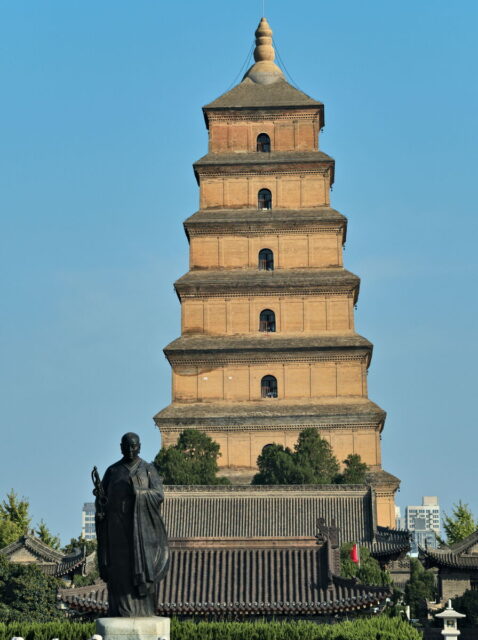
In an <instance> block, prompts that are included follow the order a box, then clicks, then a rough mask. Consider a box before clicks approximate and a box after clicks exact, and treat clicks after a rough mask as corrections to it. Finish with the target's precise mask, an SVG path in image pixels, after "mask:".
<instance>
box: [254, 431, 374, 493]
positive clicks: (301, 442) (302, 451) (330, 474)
mask: <svg viewBox="0 0 478 640" xmlns="http://www.w3.org/2000/svg"><path fill="white" fill-rule="evenodd" d="M344 464H345V469H344V473H343V474H341V473H340V466H339V462H338V460H337V458H336V457H335V456H334V454H333V452H332V447H331V446H330V444H329V443H328V442H327V441H326V440H324V439H323V438H321V437H320V434H319V431H318V430H317V429H315V428H313V427H309V428H307V429H304V430H303V431H301V432H300V434H299V438H298V440H297V443H296V444H295V446H294V450H293V451H292V450H291V449H289V447H284V446H282V445H280V444H269V445H266V446H265V447H264V448H263V450H262V452H261V454H260V455H259V457H258V458H257V466H258V468H259V472H258V473H256V475H255V476H254V477H253V479H252V484H333V483H347V484H363V483H365V481H366V472H367V470H368V467H367V465H366V464H365V463H363V462H362V460H361V458H360V456H359V455H357V454H351V455H349V456H348V457H347V459H346V460H344Z"/></svg>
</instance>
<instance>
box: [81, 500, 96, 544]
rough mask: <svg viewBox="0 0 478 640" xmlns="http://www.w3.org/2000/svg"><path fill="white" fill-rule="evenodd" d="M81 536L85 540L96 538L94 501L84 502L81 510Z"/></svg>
mask: <svg viewBox="0 0 478 640" xmlns="http://www.w3.org/2000/svg"><path fill="white" fill-rule="evenodd" d="M81 537H82V538H84V539H85V540H96V528H95V503H94V502H85V503H84V505H83V511H82V512H81Z"/></svg>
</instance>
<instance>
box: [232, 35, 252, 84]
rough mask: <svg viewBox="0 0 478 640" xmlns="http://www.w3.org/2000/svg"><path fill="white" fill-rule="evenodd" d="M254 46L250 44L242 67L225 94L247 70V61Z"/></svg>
mask: <svg viewBox="0 0 478 640" xmlns="http://www.w3.org/2000/svg"><path fill="white" fill-rule="evenodd" d="M254 46H255V41H253V42H252V44H251V48H250V49H249V53H248V54H247V56H246V59H245V60H244V62H243V63H242V67H241V68H240V69H239V73H238V74H237V75H236V77H235V78H234V80H233V81H232V82H231V84H230V85H229V86H228V88H227V89H226V91H225V93H227V92H228V91H229V90H230V89H232V87H233V86H234V85H235V84H236V82H237V80H238V78H240V77H241V75H242V74H243V73H244V70H245V69H246V68H247V65H248V64H249V60H250V59H251V56H252V52H253V51H254Z"/></svg>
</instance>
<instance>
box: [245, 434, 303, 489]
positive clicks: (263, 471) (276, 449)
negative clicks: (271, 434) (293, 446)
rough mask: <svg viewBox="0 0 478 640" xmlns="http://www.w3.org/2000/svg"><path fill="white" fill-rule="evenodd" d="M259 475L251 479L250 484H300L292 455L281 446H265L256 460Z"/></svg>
mask: <svg viewBox="0 0 478 640" xmlns="http://www.w3.org/2000/svg"><path fill="white" fill-rule="evenodd" d="M257 466H258V467H259V473H256V475H255V476H254V477H253V478H252V484H302V483H301V482H300V481H299V482H297V481H298V480H299V478H298V475H297V466H296V463H295V460H294V455H293V453H292V451H291V450H290V449H289V448H288V447H283V446H282V445H281V444H268V445H266V446H265V447H264V448H263V449H262V452H261V454H260V456H259V457H258V458H257Z"/></svg>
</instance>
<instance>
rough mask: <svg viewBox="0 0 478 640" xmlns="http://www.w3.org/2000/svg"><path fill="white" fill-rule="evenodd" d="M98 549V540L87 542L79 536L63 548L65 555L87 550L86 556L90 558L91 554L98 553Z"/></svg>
mask: <svg viewBox="0 0 478 640" xmlns="http://www.w3.org/2000/svg"><path fill="white" fill-rule="evenodd" d="M96 547H97V543H96V540H86V539H85V538H82V537H81V536H78V538H71V539H70V542H69V543H68V544H66V545H65V546H64V547H63V549H62V551H63V553H67V554H70V553H75V552H76V551H78V549H86V555H87V556H89V555H90V553H93V551H96Z"/></svg>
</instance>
